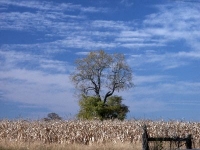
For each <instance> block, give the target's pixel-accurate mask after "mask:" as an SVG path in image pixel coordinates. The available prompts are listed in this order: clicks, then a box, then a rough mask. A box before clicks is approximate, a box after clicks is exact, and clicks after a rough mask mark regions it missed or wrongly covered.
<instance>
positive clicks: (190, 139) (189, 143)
mask: <svg viewBox="0 0 200 150" xmlns="http://www.w3.org/2000/svg"><path fill="white" fill-rule="evenodd" d="M186 148H187V149H192V135H191V134H189V135H188V136H187V139H186Z"/></svg>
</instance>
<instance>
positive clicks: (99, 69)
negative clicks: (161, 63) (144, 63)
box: [71, 50, 133, 104]
mask: <svg viewBox="0 0 200 150" xmlns="http://www.w3.org/2000/svg"><path fill="white" fill-rule="evenodd" d="M71 79H72V82H73V83H74V84H75V86H76V88H77V89H79V90H81V92H82V94H85V95H95V96H97V97H99V98H100V99H101V100H102V101H103V102H104V104H105V103H106V101H107V98H108V97H110V96H112V95H113V93H114V92H115V91H120V90H125V89H128V88H131V87H132V86H133V83H132V70H131V68H130V67H129V66H128V64H127V63H126V61H125V57H124V55H123V54H107V53H105V52H104V51H103V50H99V51H93V52H90V53H89V54H88V55H87V57H85V58H80V59H78V60H77V61H76V70H75V72H74V73H73V74H72V75H71Z"/></svg>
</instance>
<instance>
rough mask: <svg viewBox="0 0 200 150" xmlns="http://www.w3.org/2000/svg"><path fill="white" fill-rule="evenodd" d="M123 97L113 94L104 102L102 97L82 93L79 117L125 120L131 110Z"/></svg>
mask: <svg viewBox="0 0 200 150" xmlns="http://www.w3.org/2000/svg"><path fill="white" fill-rule="evenodd" d="M122 100H123V99H122V97H119V96H111V97H109V98H108V100H107V102H106V103H105V104H104V103H103V101H101V99H100V98H98V97H94V96H85V95H82V97H81V100H80V101H79V106H80V110H79V113H78V115H77V116H78V118H79V119H88V120H91V119H101V120H104V119H119V120H124V119H125V118H126V114H127V113H128V112H129V110H128V106H126V105H124V104H122Z"/></svg>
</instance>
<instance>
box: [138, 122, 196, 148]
mask: <svg viewBox="0 0 200 150" xmlns="http://www.w3.org/2000/svg"><path fill="white" fill-rule="evenodd" d="M142 140H143V141H142V149H143V150H149V149H150V148H149V142H150V141H153V142H163V141H168V142H170V148H169V149H171V144H172V142H174V143H177V148H178V149H179V148H180V147H181V146H182V145H181V142H185V146H186V149H192V135H188V136H187V137H185V138H180V137H174V138H168V137H149V136H148V133H147V127H146V125H144V126H143V135H142ZM177 148H176V149H177ZM154 149H162V148H158V147H157V148H154Z"/></svg>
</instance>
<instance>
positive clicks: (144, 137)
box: [142, 125, 149, 150]
mask: <svg viewBox="0 0 200 150" xmlns="http://www.w3.org/2000/svg"><path fill="white" fill-rule="evenodd" d="M142 149H143V150H149V144H148V134H147V126H146V125H144V126H143V134H142Z"/></svg>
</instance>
